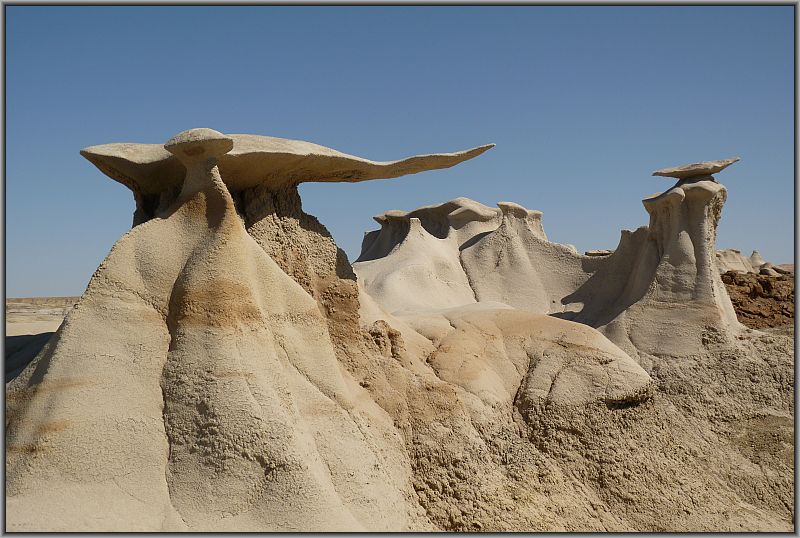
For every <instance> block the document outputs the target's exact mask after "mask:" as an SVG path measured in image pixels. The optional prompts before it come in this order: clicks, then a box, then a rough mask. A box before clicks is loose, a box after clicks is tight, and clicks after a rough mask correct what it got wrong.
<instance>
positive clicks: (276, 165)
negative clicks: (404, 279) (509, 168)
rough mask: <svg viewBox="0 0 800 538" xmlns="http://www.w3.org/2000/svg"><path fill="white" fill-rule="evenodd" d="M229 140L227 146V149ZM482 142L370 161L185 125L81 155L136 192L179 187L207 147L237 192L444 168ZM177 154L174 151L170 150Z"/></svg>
mask: <svg viewBox="0 0 800 538" xmlns="http://www.w3.org/2000/svg"><path fill="white" fill-rule="evenodd" d="M228 144H232V148H228ZM493 146H494V144H487V145H485V146H479V147H476V148H472V149H468V150H465V151H459V152H455V153H434V154H430V155H416V156H414V157H408V158H406V159H400V160H398V161H370V160H369V159H364V158H362V157H356V156H355V155H348V154H346V153H342V152H340V151H336V150H335V149H331V148H327V147H325V146H320V145H318V144H312V143H311V142H305V141H302V140H290V139H286V138H277V137H272V136H257V135H247V134H231V135H225V134H222V133H219V132H217V131H214V130H213V129H190V130H188V131H184V132H183V133H180V134H179V135H177V136H175V137H173V138H172V139H171V140H170V141H169V142H167V144H165V145H163V146H162V145H161V144H134V143H118V144H103V145H99V146H92V147H88V148H85V149H83V150H81V155H83V156H84V157H86V159H88V160H89V161H90V162H91V163H92V164H94V165H95V166H96V167H97V168H99V169H100V170H101V171H102V172H103V173H104V174H106V175H107V176H109V177H110V178H111V179H114V180H116V181H118V182H120V183H122V184H123V185H126V186H128V187H129V188H131V189H136V190H138V191H139V192H140V193H142V194H158V193H160V192H163V191H168V190H170V189H174V188H176V187H177V188H179V187H180V186H181V184H182V183H183V178H184V176H185V173H186V168H185V167H184V165H183V163H182V162H181V159H179V158H178V156H179V155H180V156H181V158H182V159H183V158H185V157H184V156H183V155H181V154H180V152H183V153H184V154H185V155H186V156H187V157H191V156H192V155H191V153H189V154H186V151H190V152H191V151H198V152H199V151H200V150H199V149H198V148H203V151H213V152H216V153H214V156H217V157H218V159H219V160H218V163H219V170H220V174H221V175H222V181H224V182H225V184H226V185H227V186H228V188H230V189H232V190H234V191H238V190H242V189H246V188H249V187H254V186H256V185H259V184H268V185H270V186H272V187H274V188H279V187H282V186H286V185H292V184H295V185H296V184H298V183H303V182H308V181H318V182H350V183H354V182H359V181H368V180H372V179H388V178H394V177H400V176H404V175H406V174H416V173H418V172H425V171H428V170H436V169H440V168H449V167H451V166H455V165H457V164H459V163H461V162H464V161H466V160H469V159H472V158H473V157H477V156H478V155H480V154H481V153H483V152H484V151H486V150H488V149H489V148H491V147H493ZM176 152H177V153H176Z"/></svg>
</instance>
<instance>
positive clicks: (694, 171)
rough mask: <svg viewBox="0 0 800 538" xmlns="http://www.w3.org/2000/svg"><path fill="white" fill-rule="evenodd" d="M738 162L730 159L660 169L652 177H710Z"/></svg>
mask: <svg viewBox="0 0 800 538" xmlns="http://www.w3.org/2000/svg"><path fill="white" fill-rule="evenodd" d="M738 160H739V157H731V158H730V159H723V160H721V161H703V162H700V163H692V164H684V165H683V166H675V167H673V168H662V169H661V170H656V171H655V172H653V175H654V176H662V177H674V178H677V179H688V178H691V177H697V176H710V175H711V174H716V173H717V172H722V171H723V170H725V169H726V168H727V167H729V166H730V165H732V164H733V163H735V162H736V161H738Z"/></svg>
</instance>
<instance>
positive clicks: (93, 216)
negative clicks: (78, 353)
mask: <svg viewBox="0 0 800 538" xmlns="http://www.w3.org/2000/svg"><path fill="white" fill-rule="evenodd" d="M793 24H794V13H793V7H792V6H779V7H745V6H737V7H730V6H717V7H698V6H681V7H677V6H672V7H660V6H650V7H600V6H596V7H579V6H571V7H568V6H564V7H545V6H517V7H422V6H408V7H389V6H385V7H310V6H306V7H278V6H260V7H259V6H252V7H143V6H128V7H111V6H108V7H44V6H42V7H30V6H27V7H26V6H7V8H6V29H7V33H6V84H7V86H6V106H7V109H6V111H7V115H6V129H7V131H6V177H5V179H6V209H7V212H6V217H5V218H6V221H5V222H6V241H7V242H6V249H7V250H6V269H7V274H6V284H7V293H8V295H9V296H12V297H14V296H38V295H77V294H80V293H82V292H83V290H84V288H85V286H86V284H87V282H88V280H89V278H90V277H91V275H92V273H93V271H94V270H95V268H96V267H97V265H98V264H99V263H100V262H101V261H102V259H103V258H104V257H105V256H106V254H107V252H108V251H109V249H110V248H111V246H112V245H113V244H114V242H115V241H116V240H117V239H118V238H119V237H120V236H121V235H122V234H123V233H124V232H125V231H126V230H128V229H129V227H130V223H131V214H132V211H133V201H132V199H131V195H130V193H129V191H128V190H127V189H126V188H124V187H123V186H121V185H119V184H117V183H115V182H113V181H111V180H110V179H108V178H106V177H105V176H104V175H102V174H101V173H100V172H99V171H98V170H96V169H95V168H94V167H93V166H92V165H91V164H90V163H89V162H88V161H86V160H84V159H83V158H82V157H81V156H80V155H79V154H78V151H79V150H80V149H81V148H83V147H86V146H89V145H93V144H103V143H110V142H150V143H155V142H164V141H166V140H167V139H169V138H170V137H171V136H172V135H173V134H175V133H177V132H179V131H182V130H184V129H187V128H190V127H211V128H214V129H217V130H219V131H223V132H227V133H253V134H265V135H272V136H281V137H286V138H298V139H303V140H309V141H312V142H316V143H319V144H323V145H326V146H330V147H333V148H335V149H338V150H340V151H345V152H347V153H352V154H355V155H360V156H363V157H367V158H371V159H380V160H383V159H396V158H400V157H404V156H408V155H412V154H416V153H429V152H438V151H455V150H460V149H464V148H468V147H471V146H476V145H479V144H485V143H488V142H494V143H496V144H497V147H496V148H494V149H492V150H491V151H489V152H487V153H485V154H484V155H482V156H481V157H479V158H477V159H475V160H473V161H469V162H467V163H465V164H462V165H460V166H457V167H455V168H451V169H449V170H443V171H435V172H428V173H424V174H419V175H414V176H406V177H404V178H400V179H395V180H388V181H374V182H369V183H360V184H353V185H348V184H330V185H324V184H305V185H303V186H302V187H301V194H302V196H303V205H304V208H305V210H306V211H307V212H308V213H311V214H313V215H316V216H317V217H318V218H319V219H320V220H321V221H322V222H323V223H324V224H325V225H326V226H327V227H328V229H329V230H330V231H331V233H332V234H333V235H334V237H335V238H336V240H337V242H338V243H339V245H340V246H341V247H342V248H344V249H345V251H346V252H347V253H348V255H349V256H350V258H351V260H352V259H354V258H355V257H357V255H358V252H359V248H360V243H361V238H362V236H363V233H364V232H365V231H366V230H370V229H374V228H376V227H377V225H376V224H375V223H374V222H373V221H372V219H371V216H372V215H374V214H377V213H379V212H382V211H384V210H387V209H413V208H415V207H418V206H420V205H425V204H431V203H436V202H442V201H446V200H449V199H451V198H454V197H457V196H467V197H470V198H473V199H475V200H478V201H480V202H483V203H485V204H489V205H494V204H495V203H496V202H498V201H502V200H509V201H515V202H518V203H521V204H522V205H524V206H526V207H529V208H534V209H540V210H542V211H544V225H545V230H546V232H547V234H548V235H549V237H550V239H551V240H555V241H558V242H562V243H572V244H574V245H576V246H577V248H578V249H579V250H581V251H582V250H587V249H592V248H614V247H615V246H616V244H617V242H618V239H619V233H620V230H621V229H622V228H630V229H634V228H636V227H638V226H641V225H645V224H647V221H648V218H647V214H646V213H645V211H644V208H643V207H642V204H641V201H640V200H641V199H642V198H643V197H645V196H647V195H649V194H652V193H655V192H657V191H661V190H664V189H666V188H667V187H669V186H670V184H669V182H668V180H666V179H663V178H654V177H650V173H651V172H652V171H653V170H655V169H657V168H661V167H665V166H672V165H678V164H684V163H688V162H693V161H697V160H710V159H721V158H726V157H730V156H733V155H740V156H741V157H742V161H741V162H739V163H737V164H735V165H734V166H732V167H731V168H729V169H728V170H726V171H725V172H724V173H722V174H720V175H719V176H718V178H719V180H720V181H721V182H722V183H724V184H725V185H726V186H727V187H728V202H727V204H726V205H725V209H724V211H723V216H722V220H721V223H720V229H719V237H718V245H719V247H720V248H727V247H735V248H740V249H741V250H743V251H745V252H746V253H748V254H749V252H750V250H751V249H754V248H757V249H759V250H760V251H761V253H762V254H763V256H764V257H765V258H766V259H768V260H770V261H773V262H776V263H782V262H791V261H792V259H793V244H794V227H793V211H794V172H793V158H794V128H793V125H794V123H793V122H794V118H793V114H794V96H793V84H794V73H793V69H794V58H793V54H794V43H793Z"/></svg>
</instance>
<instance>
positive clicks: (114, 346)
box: [7, 129, 425, 530]
mask: <svg viewBox="0 0 800 538" xmlns="http://www.w3.org/2000/svg"><path fill="white" fill-rule="evenodd" d="M233 145H234V141H233V140H232V139H231V138H229V137H226V136H224V135H221V134H220V133H217V132H215V131H211V130H205V129H203V130H192V131H188V132H186V133H182V134H181V135H178V136H177V137H176V138H175V139H173V140H172V141H170V142H169V143H168V144H166V145H165V148H166V149H167V151H169V152H170V153H172V154H174V155H175V157H176V159H179V160H180V162H181V163H182V165H183V167H184V168H185V170H186V172H185V173H184V174H183V175H184V176H185V180H184V181H183V183H182V185H181V188H180V190H179V192H178V193H177V194H176V195H175V200H174V201H173V202H171V203H170V204H169V205H167V206H166V207H164V208H162V210H161V211H160V212H159V216H158V217H156V218H153V219H150V220H148V221H147V222H144V223H143V224H140V225H138V226H136V227H135V228H133V229H132V230H131V231H130V232H129V233H128V234H126V235H125V236H124V237H123V238H122V239H121V240H120V241H119V242H118V243H117V244H116V245H115V246H114V248H113V249H112V251H111V253H110V254H109V256H108V258H107V259H106V260H105V261H104V262H103V264H102V265H101V266H100V268H98V270H97V272H96V273H95V275H94V276H93V277H92V280H91V282H90V284H89V287H88V288H87V291H86V292H85V293H84V295H83V297H82V298H81V300H80V301H79V303H78V304H77V305H76V307H75V309H74V310H73V311H72V312H71V313H70V314H69V315H68V316H67V318H66V320H65V322H64V324H63V326H62V327H61V329H60V330H59V332H58V333H57V335H56V337H55V338H54V340H53V341H51V342H50V344H49V345H48V347H47V348H46V349H45V350H44V352H43V353H42V354H40V355H39V356H38V357H37V359H36V360H35V361H34V363H33V364H32V365H31V366H29V367H28V368H27V369H26V371H25V372H24V373H23V374H22V375H21V376H20V377H18V378H17V379H16V380H15V381H14V382H13V383H12V384H11V385H10V386H9V388H8V401H9V406H8V409H7V411H8V414H7V420H8V424H7V432H8V435H7V453H8V460H7V465H8V467H7V469H8V474H7V494H8V498H7V514H8V522H9V528H13V529H17V530H23V529H24V530H110V529H116V530H180V529H199V530H243V529H260V530H270V529H272V530H313V529H317V530H334V529H342V530H343V529H348V530H353V529H372V530H399V529H407V528H417V527H422V528H424V526H425V523H424V521H423V520H420V519H419V518H418V516H417V515H416V512H417V511H419V508H418V507H416V505H415V504H414V503H412V502H411V499H412V498H413V489H412V488H411V480H410V473H409V463H408V457H407V455H406V453H405V450H404V446H403V440H402V438H401V436H400V435H399V434H398V432H397V431H396V430H395V429H394V427H393V425H392V420H391V418H390V417H389V416H388V415H387V414H386V412H385V411H383V410H382V409H381V408H380V407H378V406H377V405H375V403H374V402H373V401H372V400H371V399H370V398H369V397H368V396H367V394H366V391H365V390H364V389H363V388H362V387H360V386H358V384H357V383H356V382H355V381H354V380H353V379H352V377H351V376H350V375H349V374H348V373H347V372H346V371H345V370H344V369H343V368H342V367H341V364H340V363H339V361H338V360H337V357H336V353H335V351H334V346H333V343H332V342H331V338H330V333H329V332H328V330H327V323H326V318H325V316H324V315H323V314H322V313H321V312H320V309H319V307H318V304H317V302H316V301H314V299H313V298H312V297H311V296H310V295H309V294H308V293H307V292H306V291H305V290H304V289H303V287H302V286H301V285H300V284H298V283H297V282H295V280H293V279H292V278H291V277H289V276H288V275H287V274H286V273H285V272H284V271H283V270H282V269H281V268H280V267H279V266H278V265H277V264H276V263H275V261H273V260H272V258H270V257H269V256H268V255H267V253H266V252H265V251H264V248H263V247H262V246H261V245H260V244H259V243H258V242H257V241H256V240H255V239H253V238H252V237H251V236H250V235H248V233H247V230H246V228H245V225H244V223H243V221H242V219H241V218H240V216H239V215H238V214H237V211H236V207H235V204H234V200H233V198H232V196H231V194H230V192H229V191H228V187H227V186H226V184H225V183H224V182H223V181H222V179H221V177H220V172H219V168H218V166H217V161H218V159H219V157H220V156H221V155H224V154H225V153H226V152H227V151H230V149H231V147H233ZM322 276H323V277H324V275H322Z"/></svg>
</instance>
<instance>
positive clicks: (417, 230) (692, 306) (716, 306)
mask: <svg viewBox="0 0 800 538" xmlns="http://www.w3.org/2000/svg"><path fill="white" fill-rule="evenodd" d="M737 160H738V158H733V159H727V160H724V161H709V162H703V163H694V164H691V165H686V166H681V167H676V168H670V169H664V170H659V171H657V172H655V173H654V175H657V176H666V177H676V178H679V179H678V182H677V183H676V184H675V185H674V186H673V187H672V188H670V189H668V190H667V191H665V192H663V193H661V194H658V195H654V196H652V197H649V198H646V199H645V200H643V203H644V206H645V209H646V210H647V212H648V214H649V215H650V222H649V225H648V226H647V227H642V228H640V229H638V230H636V231H634V232H631V231H628V230H625V231H623V232H622V236H621V238H620V243H619V245H618V247H617V248H616V249H615V250H614V251H613V252H612V251H607V252H602V253H600V254H602V255H598V253H595V252H592V253H587V255H581V254H578V252H577V251H576V250H575V248H574V247H572V245H561V244H558V243H553V242H551V241H548V239H547V236H546V234H545V232H544V229H543V227H542V213H541V212H540V211H533V210H528V209H525V208H524V207H522V206H520V205H518V204H513V203H510V202H501V203H499V204H498V209H492V208H489V207H486V206H484V205H482V204H479V203H477V202H474V201H472V200H467V199H463V198H459V199H456V200H453V201H451V202H447V203H445V204H441V205H439V206H428V207H424V208H420V209H417V210H415V211H411V212H402V211H396V210H394V211H389V212H386V213H384V214H382V215H379V216H378V217H376V220H377V221H378V222H379V223H380V224H381V230H379V231H376V232H370V233H368V234H367V235H366V236H365V240H364V245H363V247H364V248H363V250H362V254H361V256H360V257H359V260H358V261H357V263H356V265H355V267H356V272H357V273H358V274H359V276H360V277H361V278H362V279H363V281H364V286H365V289H366V291H367V292H368V293H370V294H372V295H374V296H375V297H376V298H377V299H378V302H379V303H381V304H383V306H385V307H386V308H387V309H388V310H389V311H390V312H395V311H399V310H401V309H402V308H403V307H404V306H405V307H409V308H412V309H414V308H416V309H420V308H423V307H426V308H429V309H430V308H445V307H454V306H458V305H460V304H469V303H472V302H498V303H503V304H505V305H508V306H511V307H514V308H518V309H522V310H528V311H531V312H536V313H540V314H550V315H553V316H557V317H561V318H564V319H570V320H573V321H577V322H580V323H584V324H586V325H590V326H592V327H595V328H598V329H600V330H601V331H602V332H603V333H604V334H606V336H608V337H609V338H610V339H611V340H612V341H613V342H615V343H616V344H617V345H619V346H621V347H622V348H623V349H625V350H626V351H628V352H629V353H634V354H635V353H637V352H638V351H641V352H643V353H646V354H653V353H668V354H671V355H685V354H691V353H692V352H693V350H694V349H696V348H697V347H698V346H700V345H701V340H702V338H703V336H702V335H703V332H704V331H705V330H707V329H708V328H709V327H712V328H714V329H715V330H717V331H719V332H720V333H722V334H725V335H727V336H731V335H732V334H734V333H736V332H737V331H738V330H740V328H741V326H740V325H739V323H738V322H737V320H736V316H735V313H734V312H733V308H732V306H731V304H730V300H729V299H728V297H727V293H726V291H725V288H724V286H723V284H722V281H721V280H720V278H719V276H718V266H717V254H716V250H715V243H716V229H717V224H718V222H719V217H720V214H721V211H722V206H723V204H724V203H725V199H726V194H727V193H726V190H725V188H724V187H723V186H722V185H720V184H719V183H717V182H716V180H715V179H714V178H713V176H711V175H710V173H712V172H718V171H721V170H723V169H724V168H726V167H727V166H729V165H730V164H733V163H734V162H736V161H737ZM456 217H457V218H456ZM423 253H426V254H423ZM459 268H461V269H462V271H459V270H458V269H459ZM462 272H463V275H465V276H466V279H465V278H464V277H463V276H462V274H461V273H462ZM408 286H412V287H413V286H420V287H419V288H416V289H415V291H414V292H413V293H408V292H407V290H408ZM408 297H412V298H411V299H409V298H408ZM409 301H411V302H409ZM413 301H416V303H413ZM420 301H422V303H420ZM678 310H680V311H681V313H680V315H678V314H677V311H678ZM675 334H680V335H682V336H681V337H680V338H675V337H674V336H673V335H675Z"/></svg>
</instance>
